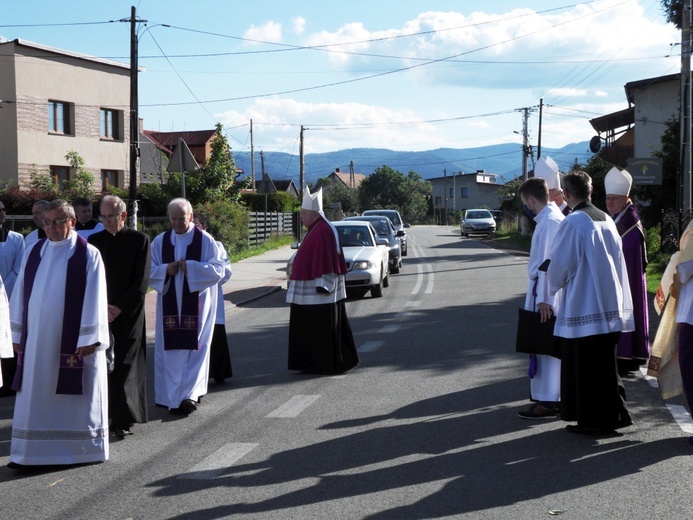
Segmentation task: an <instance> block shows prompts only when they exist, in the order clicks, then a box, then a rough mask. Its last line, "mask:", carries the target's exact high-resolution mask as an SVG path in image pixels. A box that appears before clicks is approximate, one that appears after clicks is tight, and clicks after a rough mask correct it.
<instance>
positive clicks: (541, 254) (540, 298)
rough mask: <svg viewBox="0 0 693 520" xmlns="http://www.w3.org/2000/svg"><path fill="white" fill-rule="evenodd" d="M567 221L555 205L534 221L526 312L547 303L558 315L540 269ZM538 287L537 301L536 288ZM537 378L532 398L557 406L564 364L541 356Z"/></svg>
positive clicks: (555, 299) (538, 361)
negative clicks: (560, 227) (559, 229)
mask: <svg viewBox="0 0 693 520" xmlns="http://www.w3.org/2000/svg"><path fill="white" fill-rule="evenodd" d="M564 218H565V217H564V216H563V213H561V210H560V209H558V206H556V205H555V204H554V203H553V202H551V203H549V204H547V205H546V206H545V207H544V208H543V209H542V210H541V211H540V212H539V214H538V215H537V216H536V217H534V221H535V222H536V224H537V226H536V228H534V233H533V234H532V246H531V247H530V249H529V263H528V265H527V270H528V274H529V285H528V287H527V297H526V299H525V309H526V310H528V311H538V310H539V307H538V306H539V304H540V303H547V304H549V305H550V306H551V311H552V312H553V314H554V315H555V314H556V310H557V308H558V295H556V294H554V295H551V294H549V283H548V279H547V277H546V271H540V270H539V267H540V266H541V264H543V263H544V261H545V260H547V259H550V258H551V244H552V243H553V239H554V237H555V236H556V232H557V231H558V227H559V226H560V224H561V221H563V219H564ZM535 286H536V293H537V295H536V298H535V296H534V288H535ZM536 361H537V370H536V374H535V375H534V377H533V378H532V379H530V395H531V396H532V399H534V400H536V401H544V402H558V401H560V400H561V360H560V359H558V358H555V357H553V356H545V355H542V354H538V355H537V356H536Z"/></svg>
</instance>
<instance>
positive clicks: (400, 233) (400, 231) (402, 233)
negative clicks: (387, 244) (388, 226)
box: [397, 229, 406, 237]
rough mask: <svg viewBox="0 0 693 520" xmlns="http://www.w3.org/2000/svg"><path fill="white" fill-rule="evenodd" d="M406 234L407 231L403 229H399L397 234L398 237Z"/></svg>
mask: <svg viewBox="0 0 693 520" xmlns="http://www.w3.org/2000/svg"><path fill="white" fill-rule="evenodd" d="M405 235H406V233H405V232H404V230H403V229H400V230H399V231H397V236H398V237H403V236H405Z"/></svg>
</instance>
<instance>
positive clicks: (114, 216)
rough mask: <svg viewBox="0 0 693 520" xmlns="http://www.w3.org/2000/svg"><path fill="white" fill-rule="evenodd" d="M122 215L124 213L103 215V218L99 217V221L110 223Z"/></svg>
mask: <svg viewBox="0 0 693 520" xmlns="http://www.w3.org/2000/svg"><path fill="white" fill-rule="evenodd" d="M121 215H122V213H118V214H117V215H101V216H99V220H100V221H101V222H108V221H111V220H115V219H117V218H118V217H120V216H121Z"/></svg>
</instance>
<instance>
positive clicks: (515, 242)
mask: <svg viewBox="0 0 693 520" xmlns="http://www.w3.org/2000/svg"><path fill="white" fill-rule="evenodd" d="M485 241H488V242H492V243H493V244H494V245H497V246H499V247H505V248H508V249H519V250H521V251H529V246H531V245H532V235H523V234H522V233H520V232H519V231H517V229H514V228H505V227H503V226H501V228H500V229H499V230H498V231H496V233H495V234H493V235H489V236H488V237H487V238H486V239H485Z"/></svg>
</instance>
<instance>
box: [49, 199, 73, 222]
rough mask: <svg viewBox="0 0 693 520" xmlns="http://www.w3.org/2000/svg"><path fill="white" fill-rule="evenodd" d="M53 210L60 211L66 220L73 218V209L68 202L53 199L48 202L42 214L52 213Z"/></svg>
mask: <svg viewBox="0 0 693 520" xmlns="http://www.w3.org/2000/svg"><path fill="white" fill-rule="evenodd" d="M54 209H62V210H63V213H64V214H65V216H66V217H67V218H75V208H73V207H72V204H70V203H69V202H68V201H66V200H63V199H55V200H52V201H50V202H49V203H48V204H47V205H46V207H45V209H44V210H43V212H44V213H46V212H47V211H53V210H54Z"/></svg>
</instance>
